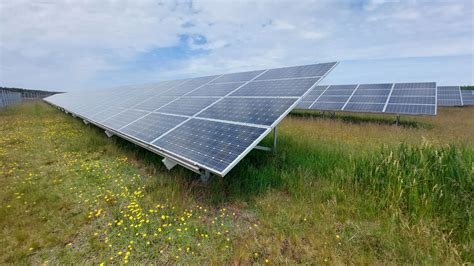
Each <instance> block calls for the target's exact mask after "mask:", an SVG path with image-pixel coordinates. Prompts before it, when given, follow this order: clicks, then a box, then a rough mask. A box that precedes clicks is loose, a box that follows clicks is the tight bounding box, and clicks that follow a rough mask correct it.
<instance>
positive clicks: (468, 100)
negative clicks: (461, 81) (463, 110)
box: [461, 90, 474, 105]
mask: <svg viewBox="0 0 474 266" xmlns="http://www.w3.org/2000/svg"><path fill="white" fill-rule="evenodd" d="M461 96H462V103H463V104H464V105H474V90H461Z"/></svg>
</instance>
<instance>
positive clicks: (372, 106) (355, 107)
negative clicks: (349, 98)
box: [344, 102, 385, 113]
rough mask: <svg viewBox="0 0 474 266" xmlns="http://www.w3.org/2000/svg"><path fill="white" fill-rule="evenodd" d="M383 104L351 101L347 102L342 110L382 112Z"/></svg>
mask: <svg viewBox="0 0 474 266" xmlns="http://www.w3.org/2000/svg"><path fill="white" fill-rule="evenodd" d="M384 107H385V104H384V103H383V104H376V103H351V102H349V103H348V104H347V105H346V106H345V107H344V111H350V112H376V113H381V112H383V108H384Z"/></svg>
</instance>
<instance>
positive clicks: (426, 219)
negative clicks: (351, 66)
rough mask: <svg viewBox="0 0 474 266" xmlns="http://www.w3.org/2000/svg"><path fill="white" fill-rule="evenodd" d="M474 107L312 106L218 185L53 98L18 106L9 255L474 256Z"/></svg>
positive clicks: (372, 260) (189, 259)
mask: <svg viewBox="0 0 474 266" xmlns="http://www.w3.org/2000/svg"><path fill="white" fill-rule="evenodd" d="M473 117H474V108H473V107H465V108H440V109H439V115H438V116H437V117H415V118H406V117H402V125H401V126H398V127H397V126H394V125H392V124H391V120H390V119H392V120H393V118H392V117H384V116H367V115H360V114H359V115H352V114H342V115H337V116H336V117H322V116H320V115H317V114H311V113H305V112H297V113H294V114H292V115H291V116H289V117H287V118H286V119H285V120H284V121H283V122H282V123H281V124H280V125H279V127H278V151H277V152H276V153H274V154H272V153H266V152H262V151H252V152H251V153H250V154H249V155H248V156H247V157H246V158H245V159H244V160H243V161H241V162H240V163H239V164H238V165H237V167H236V168H234V169H233V170H232V171H231V172H230V173H229V174H228V175H227V176H226V177H225V178H223V179H222V178H214V179H213V180H212V181H211V182H210V183H209V184H208V185H203V184H201V183H200V182H199V181H198V179H197V178H196V176H195V174H193V173H192V172H189V171H187V170H185V169H183V168H181V167H176V168H175V169H173V170H172V171H167V170H166V169H165V168H164V166H162V164H161V162H160V160H161V158H160V157H159V156H157V155H154V154H152V153H150V152H147V151H146V150H143V149H141V148H138V147H136V146H134V145H133V144H130V143H128V142H126V141H124V140H121V139H119V138H116V137H113V138H111V139H109V138H107V137H106V136H105V134H104V133H103V131H102V130H100V129H98V128H96V127H94V126H92V125H84V124H83V123H82V122H81V121H80V120H78V119H74V118H72V117H71V116H69V115H65V114H64V113H61V112H59V111H58V110H56V109H54V108H52V107H50V106H48V105H46V104H45V103H41V102H32V103H25V104H22V105H17V106H12V107H8V108H4V109H1V110H0V203H1V205H0V227H1V230H2V233H1V237H0V247H1V252H0V263H2V264H5V263H15V264H17V263H35V264H36V263H45V262H48V263H52V264H55V263H60V264H66V263H67V264H72V263H88V264H90V263H94V264H95V263H97V264H100V263H105V264H110V263H120V264H121V263H132V264H134V263H182V264H190V263H191V264H204V263H205V264H234V263H241V264H297V263H298V264H325V263H327V264H341V263H344V264H346V263H356V264H363V263H369V264H386V263H396V264H458V263H463V262H471V263H472V262H474V256H473V254H474V242H473V236H474V226H473V222H472V213H473V211H474V206H473V203H474V199H473V191H474V183H473V172H474V164H473V161H474V138H473V135H472V134H473V132H474V119H473ZM271 141H272V140H271V138H268V139H265V140H264V144H266V145H270V143H271Z"/></svg>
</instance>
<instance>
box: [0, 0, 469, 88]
mask: <svg viewBox="0 0 474 266" xmlns="http://www.w3.org/2000/svg"><path fill="white" fill-rule="evenodd" d="M473 8H474V7H473V4H472V1H471V0H465V1H461V0H459V1H457V0H443V1H436V0H429V1H383V0H352V1H349V0H347V1H342V0H341V1H338V0H327V1H325V0H318V1H306V0H299V1H289V0H288V1H265V0H264V1H256V0H254V1H224V0H220V1H217V0H216V1H177V2H166V1H137V0H133V1H106V0H91V1H59V0H58V1H54V0H37V1H23V0H1V1H0V86H15V87H25V88H38V89H55V90H62V91H71V90H81V89H97V88H103V87H110V86H115V85H123V84H134V83H145V82H150V81H158V80H166V79H176V78H184V77H193V76H202V75H208V74H218V73H223V72H234V71H245V70H253V69H262V68H270V67H278V66H288V65H299V64H309V63H315V62H325V61H342V63H341V64H340V65H339V66H338V67H337V68H336V69H335V70H334V72H333V73H331V75H330V76H328V77H327V79H326V80H325V81H324V82H326V83H333V84H334V83H339V84H341V83H357V82H390V81H437V82H438V83H440V84H445V85H448V84H453V85H455V84H474V77H473V72H474V59H473V57H474V40H473V39H474V29H473V28H474V15H473V13H474V12H473Z"/></svg>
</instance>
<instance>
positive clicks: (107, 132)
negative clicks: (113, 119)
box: [104, 130, 114, 138]
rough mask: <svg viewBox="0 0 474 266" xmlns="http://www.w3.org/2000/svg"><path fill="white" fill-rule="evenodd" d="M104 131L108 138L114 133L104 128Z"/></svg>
mask: <svg viewBox="0 0 474 266" xmlns="http://www.w3.org/2000/svg"><path fill="white" fill-rule="evenodd" d="M104 132H105V135H107V137H109V138H110V137H112V136H113V135H114V133H112V132H110V131H108V130H106V131H104Z"/></svg>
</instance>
